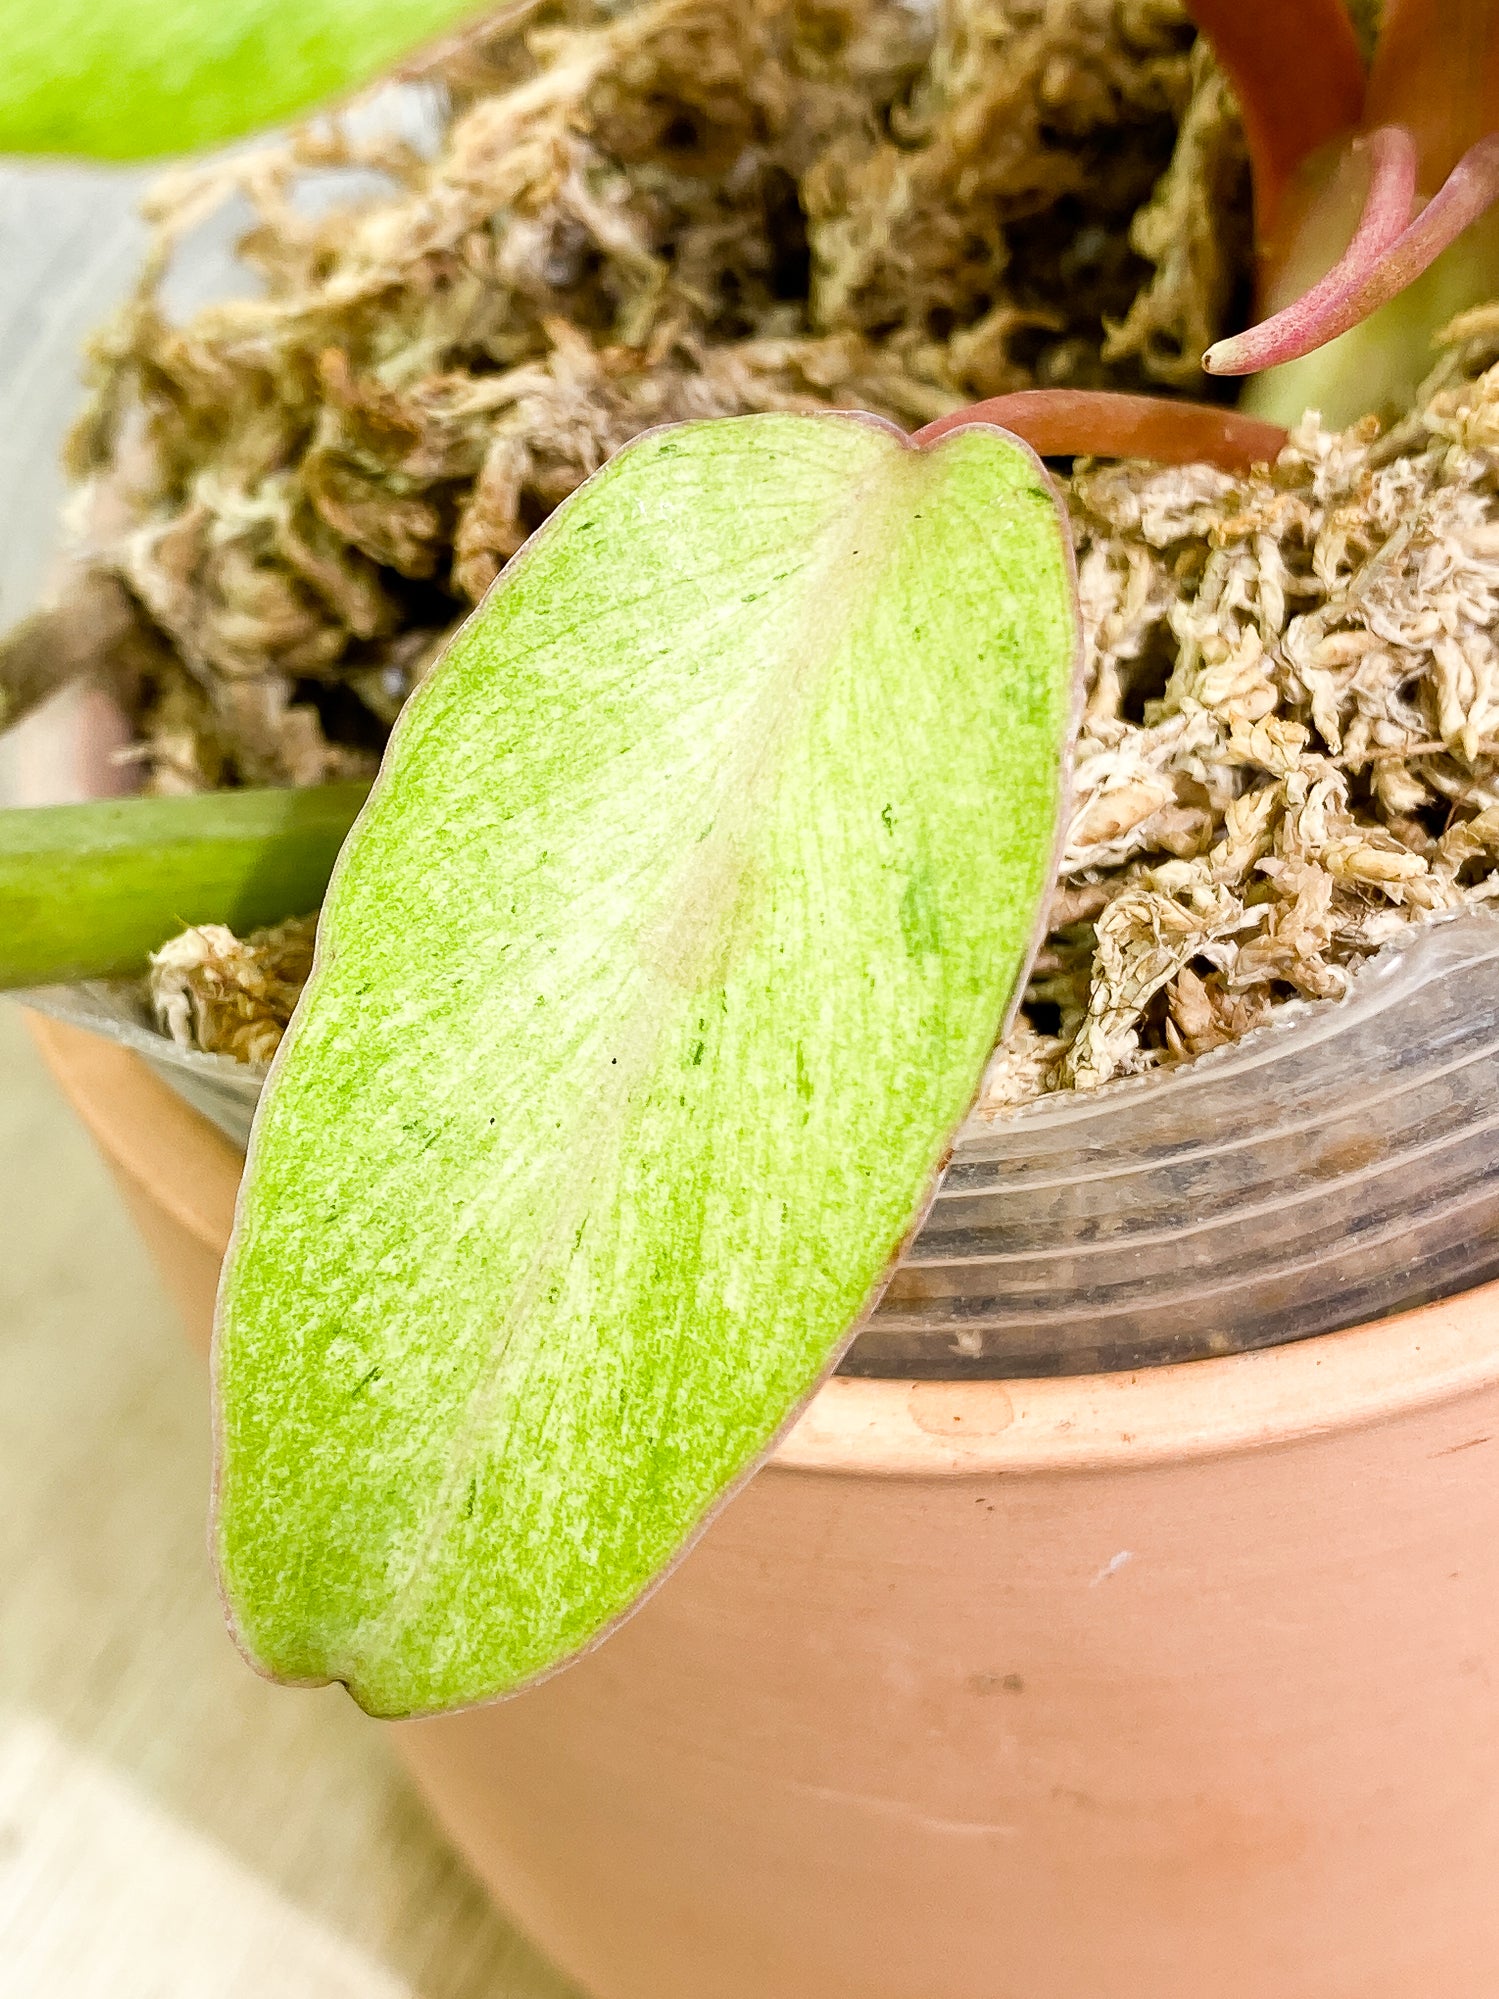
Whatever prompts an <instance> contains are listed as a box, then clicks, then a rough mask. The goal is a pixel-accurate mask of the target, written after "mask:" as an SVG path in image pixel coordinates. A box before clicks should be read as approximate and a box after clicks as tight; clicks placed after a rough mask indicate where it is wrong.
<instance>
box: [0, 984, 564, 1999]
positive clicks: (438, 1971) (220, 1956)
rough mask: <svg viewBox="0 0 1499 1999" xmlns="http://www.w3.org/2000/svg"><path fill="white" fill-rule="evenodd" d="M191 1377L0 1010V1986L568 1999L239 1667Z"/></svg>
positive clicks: (400, 1783) (274, 1692)
mask: <svg viewBox="0 0 1499 1999" xmlns="http://www.w3.org/2000/svg"><path fill="white" fill-rule="evenodd" d="M206 1490H207V1423H206V1384H205V1380H204V1376H203V1369H202V1365H201V1362H200V1361H198V1360H197V1359H196V1358H194V1357H193V1356H191V1355H190V1354H189V1353H188V1351H187V1350H186V1348H185V1346H184V1344H183V1342H182V1339H181V1336H180V1334H179V1332H178V1330H177V1328H176V1326H175V1324H174V1323H173V1320H172V1314H171V1311H170V1308H169V1306H168V1305H167V1303H166V1300H165V1298H164V1296H163V1294H162V1293H161V1291H160V1290H159V1288H158V1286H157V1284H156V1281H155V1279H154V1277H153V1275H152V1273H151V1271H150V1270H149V1268H148V1266H147V1264H146V1260H145V1257H144V1255H143V1254H142V1252H141V1250H140V1248H139V1245H138V1243H137V1242H136V1240H135V1237H134V1235H133V1232H132V1230H131V1228H130V1226H129V1224H128V1222H127V1221H126V1219H125V1217H124V1214H123V1211H122V1209H121V1207H120V1204H119V1200H118V1197H117V1196H116V1194H115V1192H114V1190H113V1188H112V1187H111V1185H110V1183H109V1181H108V1179H107V1176H106V1175H105V1172H104V1170H103V1168H102V1167H101V1166H100V1165H99V1163H98V1161H97V1159H96V1158H95V1156H94V1154H93V1152H92V1149H91V1148H90V1146H89V1145H88V1143H87V1141H86V1140H85V1139H84V1137H83V1134H82V1133H81V1132H80V1131H79V1130H78V1129H77V1127H76V1125H75V1124H74V1123H73V1121H72V1119H71V1117H70V1116H69V1114H68V1113H67V1112H66V1111H65V1110H64V1108H63V1106H62V1104H61V1103H60V1101H59V1100H58V1098H57V1097H56V1095H55V1093H54V1091H53V1089H52V1087H51V1086H50V1084H49V1083H48V1082H47V1081H46V1080H45V1079H44V1077H43V1075H42V1072H41V1068H40V1064H39V1062H38V1061H37V1058H36V1056H35V1054H34V1052H33V1050H32V1049H31V1047H30V1045H29V1043H28V1041H27V1038H26V1036H25V1034H24V1032H23V1029H22V1026H21V1019H20V1015H19V1013H18V1012H17V1011H16V1010H15V1009H14V1008H13V1007H11V1006H9V1005H3V1006H0V1993H3V1994H4V1999H96V1995H97V1999H418V1995H419V1999H481V1995H482V1999H567V1995H568V1991H569V1988H567V1987H566V1986H564V1984H563V1983H562V1981H561V1980H560V1979H558V1978H557V1977H556V1976H555V1975H554V1974H552V1973H550V1972H549V1971H547V1970H546V1969H545V1968H544V1967H543V1966H541V1965H540V1964H539V1962H538V1961H537V1960H536V1958H535V1957H534V1956H533V1955H532V1953H531V1952H530V1951H529V1950H528V1949H527V1947H526V1946H525V1945H523V1944H522V1943H520V1942H519V1941H518V1940H517V1939H516V1938H515V1936H514V1935H513V1933H512V1932H511V1931H510V1930H509V1929H508V1928H507V1927H506V1925H505V1924H504V1923H503V1922H502V1921H501V1919H500V1918H499V1917H497V1916H496V1915H494V1914H493V1913H492V1912H491V1911H490V1910H488V1909H487V1908H486V1906H485V1903H484V1901H483V1898H482V1896H481V1895H480V1893H479V1891H478V1889H477V1888H476V1887H475V1886H474V1885H473V1883H472V1882H471V1881H470V1880H469V1878H468V1877H467V1876H466V1874H465V1873H464V1872H463V1870H462V1868H461V1867H460V1865H459V1863H458V1862H457V1861H456V1860H455V1859H454V1858H453V1857H452V1856H451V1855H450V1853H449V1852H448V1850H447V1849H446V1847H445V1846H444V1844H443V1843H442V1841H441V1839H440V1837H439V1836H438V1834H437V1833H436V1832H435V1831H434V1830H433V1829H432V1828H431V1827H430V1825H429V1823H428V1821H427V1819H426V1818H425V1816H424V1814H423V1812H422V1809H421V1807H420V1805H419V1804H418V1803H417V1801H416V1799H415V1798H414V1796H413V1795H412V1793H411V1792H410V1790H409V1788H408V1786H407V1784H406V1782H405V1780H404V1778H403V1777H402V1776H401V1775H400V1773H399V1771H398V1770H397V1768H396V1766H395V1764H394V1762H393V1760H392V1759H391V1757H390V1755H389V1753H388V1749H387V1745H386V1743H385V1742H384V1741H383V1740H382V1737H381V1731H380V1729H379V1728H378V1727H377V1726H376V1725H375V1724H374V1723H371V1722H368V1721H366V1720H365V1719H364V1718H363V1717H362V1716H361V1715H359V1714H358V1713H357V1712H356V1711H355V1709H354V1708H353V1707H352V1706H351V1705H350V1704H349V1702H348V1701H347V1700H346V1699H345V1698H344V1697H343V1696H342V1695H341V1694H339V1693H336V1692H334V1691H331V1690H329V1691H324V1692H319V1693H288V1692H285V1691H282V1690H278V1689H276V1688H273V1687H269V1686H266V1685H264V1684H263V1683H262V1682H260V1681H259V1680H257V1679H256V1678H255V1677H254V1676H253V1674H252V1673H251V1672H250V1671H249V1669H248V1668H247V1667H246V1666H244V1665H243V1664H242V1663H241V1662H240V1660H239V1658H238V1656H237V1655H236V1654H235V1652H234V1650H233V1648H232V1646H231V1645H230V1643H229V1640H228V1638H227V1637H226V1636H225V1634H224V1630H223V1626H222V1623H221V1621H220V1617H219V1611H218V1604H217V1600H216V1598H215V1595H214V1591H213V1586H212V1583H211V1580H210V1577H209V1574H208V1566H207V1560H206V1556H205V1553H204V1534H203V1523H204V1503H205V1495H206Z"/></svg>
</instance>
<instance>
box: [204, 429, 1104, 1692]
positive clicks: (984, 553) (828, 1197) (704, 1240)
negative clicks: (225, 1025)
mask: <svg viewBox="0 0 1499 1999" xmlns="http://www.w3.org/2000/svg"><path fill="white" fill-rule="evenodd" d="M1075 646H1076V628H1075V613H1074V600H1073V592H1072V587H1071V571H1070V558H1069V554H1068V549H1067V545H1066V536H1065V530H1064V527H1063V525H1062V522H1061V519H1060V515H1059V511H1058V507H1057V504H1056V501H1055V498H1054V496H1053V494H1052V492H1051V490H1050V488H1049V486H1048V484H1047V481H1046V479H1045V476H1044V475H1043V473H1042V471H1041V468H1040V466H1039V465H1038V463H1037V461H1036V460H1035V459H1034V458H1033V457H1032V456H1031V454H1030V453H1029V452H1028V451H1027V450H1026V449H1025V448H1024V447H1023V446H1021V445H1019V444H1018V443H1016V442H1015V441H1014V440H1013V439H1012V438H1010V437H1008V436H1006V434H1005V433H1003V432H1002V431H998V430H995V429H992V428H975V429H971V430H966V431H958V432H955V433H953V434H951V435H950V436H948V437H947V438H945V439H944V440H943V441H942V442H940V443H939V444H937V445H935V446H933V447H931V448H930V449H929V450H926V451H918V450H915V449H913V448H912V447H911V446H910V445H909V444H907V443H906V441H905V440H904V439H903V438H901V437H900V436H899V435H898V433H896V432H895V431H893V430H891V429H889V428H888V427H886V426H884V425H882V424H879V423H876V422H874V421H873V420H861V419H859V418H855V417H840V416H826V417H790V416H758V417H744V418H736V419H733V420H728V421H722V422H716V423H703V424H690V425H684V426H682V427H680V428H676V429H670V430H663V431H657V432H654V433H651V434H650V435H648V436H646V437H644V438H641V439H640V440H639V441H637V442H636V443H635V444H633V445H631V446H630V447H629V448H628V449H626V450H625V451H623V452H621V453H620V455H619V456H618V457H617V458H615V459H614V460H613V461H612V463H611V464H609V465H608V466H607V467H606V468H605V469H604V471H602V472H601V473H599V474H598V475H597V476H596V477H595V478H594V479H593V480H592V481H590V483H589V484H588V485H587V486H585V487H584V488H583V489H582V490H581V491H580V492H579V493H578V494H576V495H575V496H574V498H573V499H572V500H570V501H569V502H568V503H567V504H566V505H565V506H564V507H562V508H561V509H560V510H559V512H558V513H557V514H556V515H554V517H553V518H552V520H551V521H550V522H549V523H548V525H547V526H546V527H545V528H544V529H542V531H541V532H540V534H538V535H537V536H536V537H535V539H534V540H533V541H532V543H531V544H530V546H529V547H528V548H527V549H526V550H525V551H524V552H523V553H522V554H521V555H520V556H519V557H518V558H517V559H516V561H515V562H514V563H513V564H512V565H511V567H510V568H509V570H508V571H507V572H506V573H505V575H504V576H503V577H502V579H501V581H500V583H499V584H498V586H497V587H496V589H495V590H494V592H493V593H492V594H491V596H490V597H489V599H488V600H487V602H486V603H485V604H484V605H483V607H482V608H481V609H480V611H479V612H478V613H477V614H476V615H475V617H474V618H473V619H472V620H471V621H470V623H469V624H468V626H467V627H466V628H465V629H464V631H463V632H462V633H461V634H460V636H459V638H458V639H457V641H456V642H455V643H454V645H453V647H452V649H451V650H450V652H449V653H448V655H447V657H446V658H445V660H444V661H443V662H442V664H441V665H440V666H439V667H438V669H437V670H436V672H435V673H434V674H433V676H432V678H431V679H430V680H429V682H428V683H427V684H426V685H425V686H424V687H423V689H422V690H421V692H420V693H419V694H418V695H417V697H416V699H415V700H414V702H413V703H412V704H411V706H410V707H409V708H408V710H407V712H406V714H405V715H404V716H403V718H402V720H401V722H400V724H399V726H398V728H397V731H396V736H395V739H394V741H393V743H392V746H391V750H390V753H389V755H388V757H387V760H386V765H385V768H384V770H383V772H382V774H381V776H380V778H379V780H378V782H377V784H376V786H375V790H374V792H373V794H372V796H371V800H370V803H369V805H368V806H367V807H366V809H365V812H364V814H363V815H362V817H361V818H360V820H359V822H358V824H357V825H356V827H355V830H354V832H353V834H352V835H351V836H350V839H349V841H348V843H347V845H346V846H345V848H344V851H343V854H342V856H341V858H340V860H339V863H338V867H337V869H336V871H335V874H334V879H333V885H332V888H331V890H330V895H329V900H328V902H327V904H326V906H325V910H324V917H323V927H322V934H321V939H320V945H319V963H318V967H317V969H316V971H315V974H314V978H313V982H312V986H311V989H310V990H309V993H308V995H307V998H306V1000H305V1002H304V1005H303V1008H302V1010H301V1012H300V1013H299V1015H298V1016H297V1019H296V1020H295V1022H294V1023H293V1026H292V1029H291V1031H290V1033H289V1035H288V1037H287V1041H286V1044H285V1046H284V1048H283V1051H282V1054H281V1057H280V1060H279V1066H278V1069H277V1071H276V1073H275V1075H274V1077H273V1079H272V1084H271V1087H270V1090H269V1092H268V1095H267V1098H266V1101H265V1103H264V1105H263V1107H262V1110H261V1113H260V1118H259V1122H258V1124H257V1127H256V1131H255V1137H254V1142H253V1145H252V1150H251V1165H250V1172H249V1177H248V1180H247V1183H246V1189H245V1193H244V1196H243V1200H242V1205H241V1210H240V1217H239V1225H238V1230H237V1234H236V1239H235V1243H234V1247H233V1249H232V1252H231V1256H230V1261H229V1265H228V1269H227V1274H226V1277H225V1282H224V1288H223V1293H222V1297H221V1304H220V1320H219V1333H218V1357H217V1381H218V1395H219V1415H218V1423H219V1445H220V1474H221V1482H220V1496H219V1512H218V1520H217V1528H216V1535H217V1547H218V1553H219V1558H220V1564H221V1571H222V1575H223V1578H224V1582H225V1585H226V1593H227V1596H228V1598H229V1602H230V1606H231V1611H232V1615H233V1617H234V1620H235V1622H236V1625H237V1628H238V1631H239V1633H240V1635H241V1638H242V1641H243V1643H244V1644H245V1646H246V1648H247V1649H248V1650H249V1651H250V1653H251V1654H252V1655H253V1656H254V1657H255V1658H256V1659H257V1660H258V1661H259V1662H261V1663H262V1664H263V1665H264V1666H265V1667H266V1668H267V1669H269V1670H270V1671H271V1672H273V1673H275V1674H277V1675H279V1676H281V1677H284V1678H287V1679H290V1680H321V1679H324V1678H325V1677H332V1678H336V1679H341V1680H345V1681H347V1682H348V1684H349V1686H350V1687H351V1689H352V1690H353V1692H354V1694H355V1697H356V1698H357V1699H358V1700H359V1701H360V1702H361V1703H362V1704H363V1705H364V1706H365V1707H367V1708H369V1709H371V1710H372V1711H374V1712H376V1713H380V1714H397V1713H409V1712H413V1711H425V1710H429V1709H435V1708H441V1707H446V1706H453V1705H458V1704H461V1703H464V1702H469V1701H475V1700H479V1699H482V1698H484V1697H487V1696H491V1695H495V1694H498V1693H502V1692H505V1691H508V1690H510V1689H513V1688H515V1687H518V1686H520V1685H522V1684H523V1683H524V1682H526V1681H527V1680H530V1679H532V1678H534V1677H535V1676H536V1675H538V1674H540V1673H543V1672H545V1671H547V1670H548V1669H549V1668H551V1667H552V1666H554V1665H556V1664H557V1663H558V1662H559V1661H561V1660H563V1659H565V1658H566V1657H568V1656H569V1655H570V1654H571V1653H573V1652H575V1651H576V1650H577V1649H578V1648H580V1647H582V1646H585V1645H586V1644H588V1643H589V1641H590V1640H592V1639H594V1638H596V1637H597V1636H598V1635H599V1634H600V1633H601V1632H602V1631H604V1630H605V1629H606V1628H607V1627H608V1626H609V1625H610V1623H611V1622H612V1621H614V1620H615V1619H617V1618H619V1617H620V1616H621V1615H622V1614H623V1613H624V1612H626V1611H627V1610H628V1609H629V1608H630V1607H631V1606H632V1605H633V1604H634V1603H635V1602H636V1601H637V1599H638V1598H639V1596H640V1595H641V1593H642V1592H643V1591H644V1590H645V1589H646V1588H647V1587H648V1586H649V1585H650V1583H651V1582H652V1580H653V1579H654V1578H655V1577H656V1576H657V1575H659V1574H660V1572H661V1571H662V1569H663V1568H664V1567H665V1566H666V1565H667V1564H668V1563H669V1562H670V1561H671V1559H672V1558H673V1557H674V1556H675V1555H676V1554H677V1553H679V1552H680V1550H681V1549H682V1548H683V1546H684V1544H685V1543H686V1542H687V1541H688V1540H689V1539H690V1538H691V1536H692V1535H693V1533H694V1531H695V1530H696V1529H697V1528H698V1526H699V1525H700V1524H701V1523H702V1521H703V1520H704V1518H705V1517H706V1516H707V1514H708V1513H709V1512H710V1511H711V1509H712V1508H713V1507H714V1506H715V1505H716V1504H717V1503H718V1502H719V1501H720V1500H722V1499H723V1498H724V1497H725V1495H726V1494H727V1493H728V1492H729V1491H730V1490H731V1489H732V1488H733V1486H734V1485H735V1484H736V1483H737V1482H738V1481H739V1480H740V1479H742V1478H743V1477H744V1476H745V1474H746V1472H747V1471H748V1470H749V1469H750V1468H751V1467H753V1465H754V1464H755V1462H756V1461H757V1459H758V1458H759V1457H760V1455H761V1454H762V1453H763V1451H764V1450H765V1449H766V1447H767V1445H768V1444H769V1442H770V1441H771V1440H772V1438H773V1437H774V1435H775V1433H776V1432H777V1430H778V1429H779V1428H780V1427H781V1426H782V1425H783V1423H784V1422H785V1420H786V1418H787V1416H788V1414H789V1413H790V1412H791V1411H793V1410H794V1409H795V1408H796V1407H797V1405H798V1404H799V1403H801V1402H802V1401H803V1400H804V1399H805V1397H806V1396H807V1395H808V1394H809V1393H810V1392H811V1390H812V1389H813V1388H814V1387H815V1385H816V1384H817V1382H818V1381H819V1379H820V1378H821V1377H822V1376H823V1375H824V1373H825V1372H826V1371H827V1369H828V1368H829V1367H830V1366H831V1365H832V1363H833V1361H834V1359H835V1358H836V1356H837V1354H838V1353H839V1351H840V1350H841V1348H842V1347H843V1345H844V1344H845V1342H846V1340H847V1339H848V1337H849V1335H850V1333H851V1332H852V1330H853V1328H854V1327H855V1325H856V1323H857V1321H858V1320H859V1318H860V1315H861V1313H863V1312H864V1311H865V1310H866V1308H867V1307H868V1306H869V1304H870V1303H871V1302H872V1301H873V1299H874V1298H875V1297H876V1296H877V1294H878V1291H879V1288H880V1287H881V1285H882V1284H883V1282H884V1279H885V1276H886V1274H887V1272H888V1269H889V1266H890V1264H891V1260H892V1258H893V1257H894V1256H895V1255H896V1253H897V1251H898V1249H899V1247H900V1244H901V1242H902V1241H903V1239H904V1238H905V1237H906V1235H907V1234H908V1232H909V1231H910V1230H911V1228H912V1227H913V1225H914V1223H915V1222H916V1220H917V1219H918V1218H919V1216H920V1214H921V1212H922V1210H923V1208H924V1205H925V1203H926V1201H927V1199H928V1197H929V1194H930V1191H931V1188H932V1185H933V1181H934V1176H935V1175H936V1173H937V1171H938V1170H939V1168H940V1165H941V1163H942V1160H943V1158H944V1156H945V1152H946V1149H947V1146H948V1144H949V1142H950V1139H951V1136H952V1133H953V1130H954V1128H955V1126H956V1125H957V1123H958V1121H959V1120H960V1118H961V1117H962V1115H963V1113H964V1111H965V1108H966V1107H967V1105H968V1103H969V1102H970V1100H971V1098H972V1096H973V1093H974V1090H975V1088H976V1085H977V1083H978V1080H979V1077H980V1074H981V1072H982V1069H983V1065H984V1061H985V1058H986V1055H987V1053H988V1051H989V1049H990V1047H991V1045H992V1043H993V1041H994V1038H995V1035H996V1033H997V1031H998V1030H999V1028H1000V1025H1001V1022H1002V1020H1003V1017H1004V1014H1005V1011H1006V1007H1007V1004H1008V1002H1009V1000H1010V998H1011V996H1012V994H1013V992H1014V989H1015V986H1016V982H1017V979H1018V977H1019V975H1020V973H1021V970H1022V968H1023V965H1024V962H1025V960H1026V958H1027V955H1028V951H1029V947H1030V940H1031V937H1032V933H1033V930H1034V928H1035V925H1036V920H1037V915H1038V911H1039V910H1040V907H1041V904H1042V901H1043V899H1044V897H1045V896H1046V894H1047V891H1048V888H1049V886H1050V879H1051V868H1052V854H1053V847H1054V840H1055V832H1056V826H1057V818H1058V812H1059V809H1060V793H1061V789H1062V769H1063V763H1064V754H1065V745H1066V738H1067V732H1068V723H1069V714H1070V709H1071V704H1072V680H1073V658H1074V651H1075Z"/></svg>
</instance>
